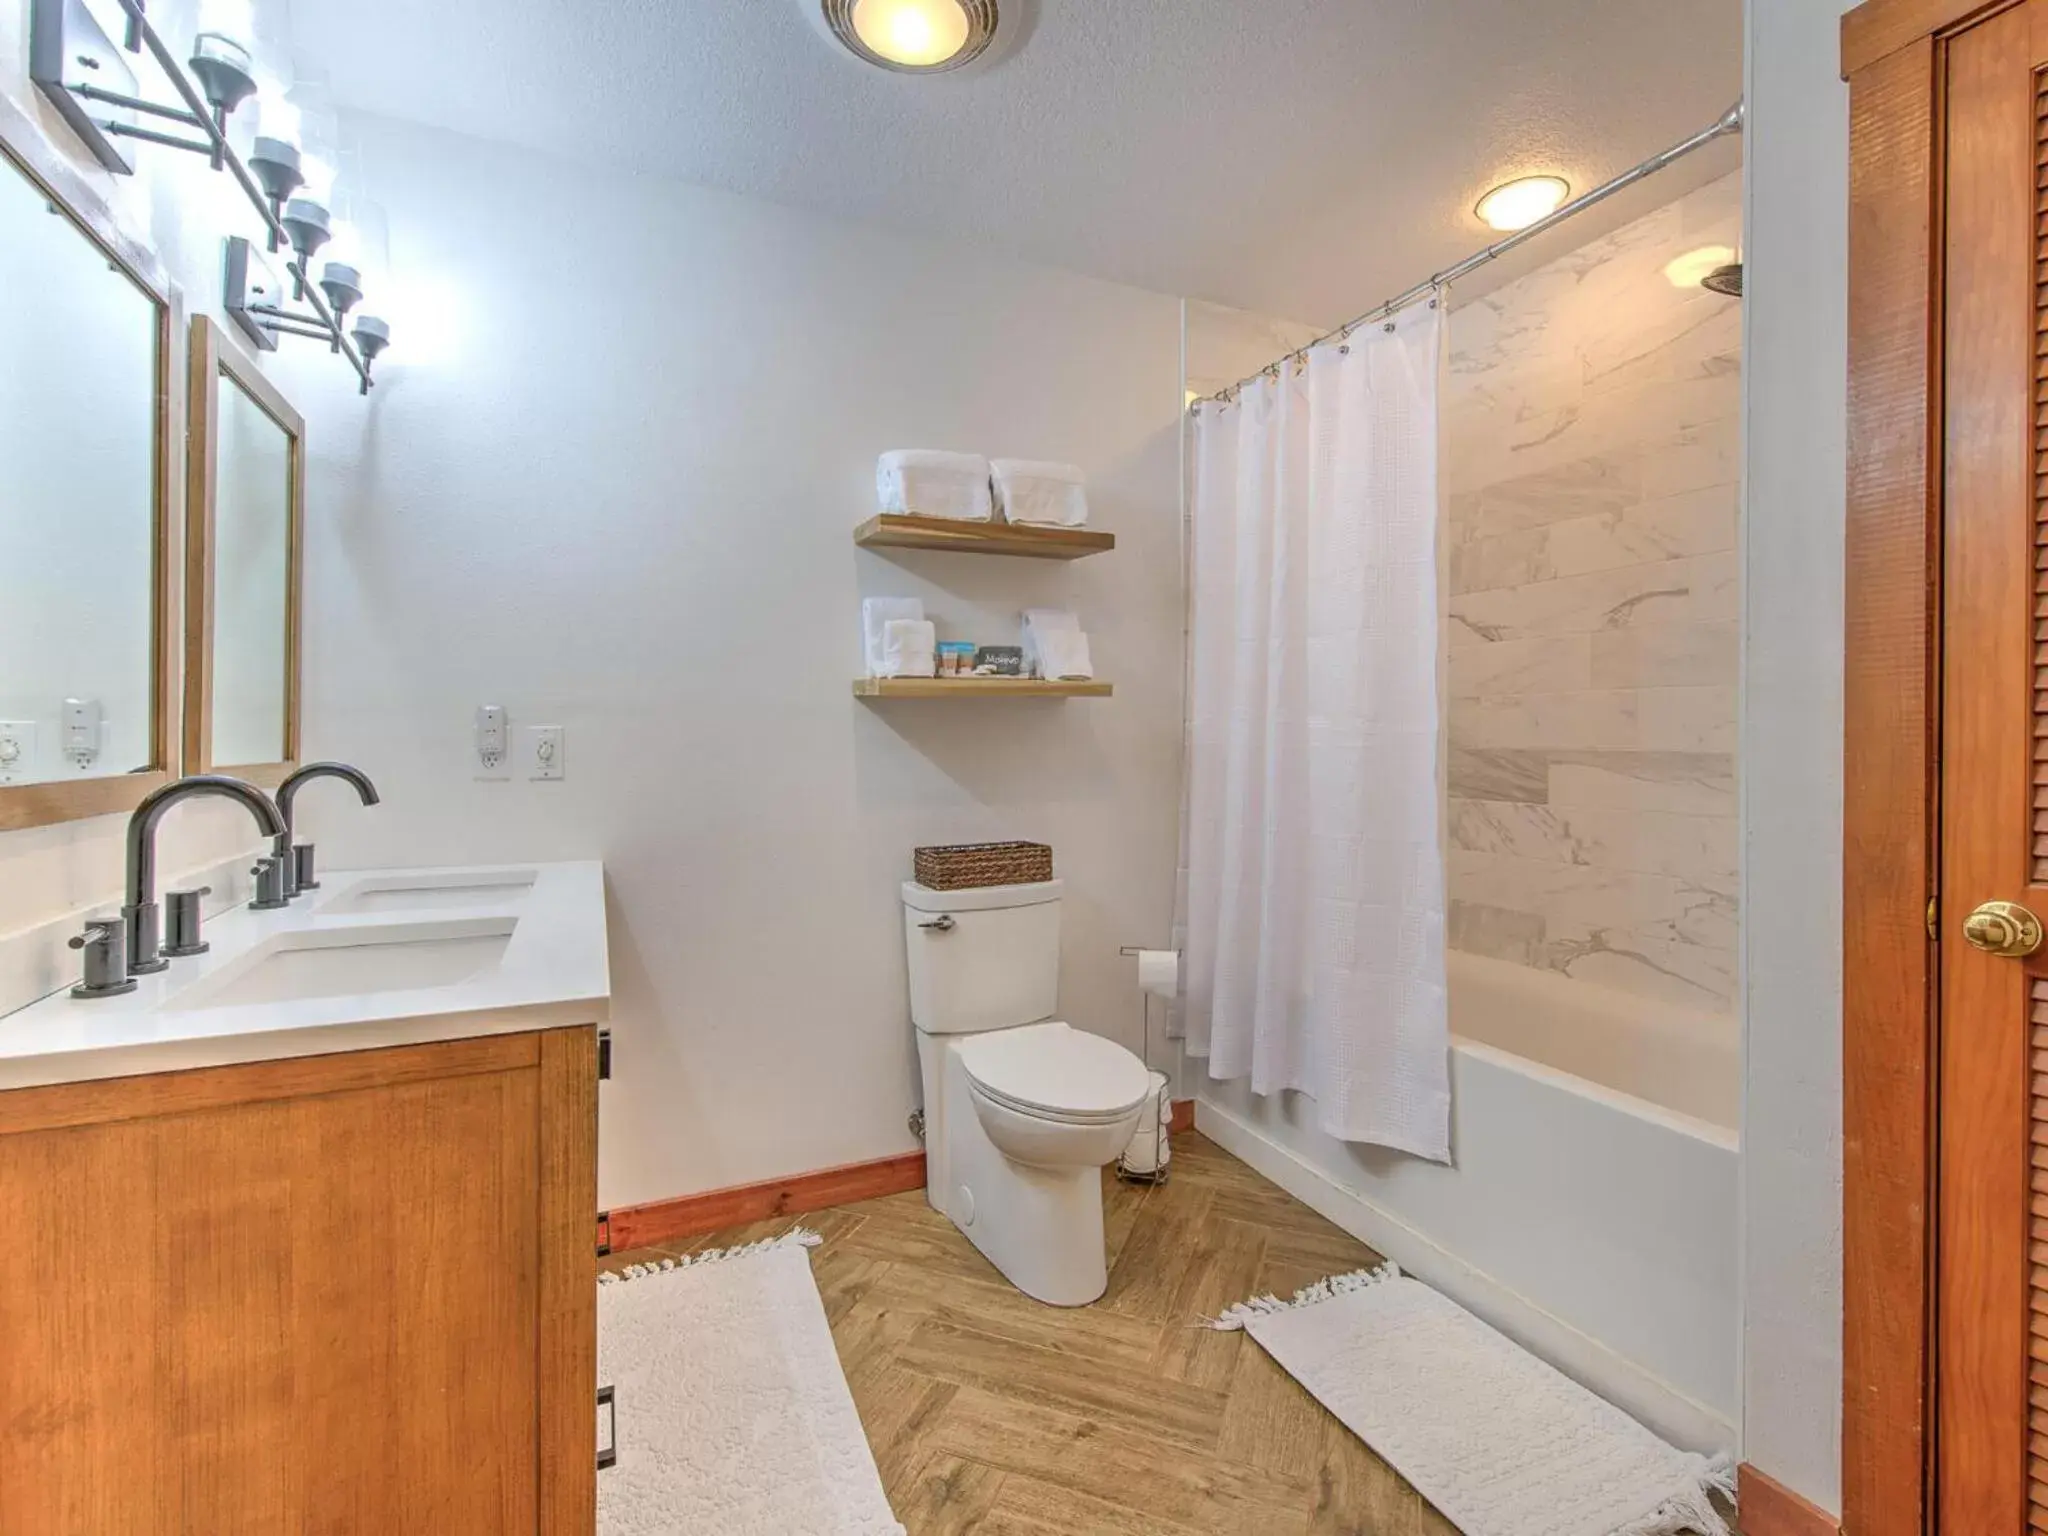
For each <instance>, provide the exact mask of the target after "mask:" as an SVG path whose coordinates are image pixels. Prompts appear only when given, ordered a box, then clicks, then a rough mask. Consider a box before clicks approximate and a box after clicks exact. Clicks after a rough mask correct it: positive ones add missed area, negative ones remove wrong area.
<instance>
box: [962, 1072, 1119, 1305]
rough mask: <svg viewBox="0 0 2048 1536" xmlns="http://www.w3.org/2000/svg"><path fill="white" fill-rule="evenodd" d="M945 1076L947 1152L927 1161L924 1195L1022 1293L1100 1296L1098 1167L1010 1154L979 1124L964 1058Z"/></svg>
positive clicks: (1055, 1298)
mask: <svg viewBox="0 0 2048 1536" xmlns="http://www.w3.org/2000/svg"><path fill="white" fill-rule="evenodd" d="M944 1078H945V1081H944V1085H943V1087H942V1088H941V1090H940V1091H941V1092H942V1093H943V1094H944V1095H945V1096H946V1105H945V1109H946V1113H945V1132H944V1134H945V1136H946V1141H947V1154H948V1155H947V1156H945V1157H943V1158H938V1159H928V1160H927V1162H926V1168H927V1170H928V1171H929V1173H930V1176H931V1177H930V1182H929V1183H928V1184H927V1188H926V1198H928V1199H929V1200H930V1201H931V1203H932V1205H933V1206H934V1207H936V1208H937V1209H938V1210H940V1211H943V1212H944V1213H945V1214H946V1216H947V1217H948V1218H949V1219H950V1220H951V1221H952V1223H953V1224H954V1225H955V1226H956V1227H958V1228H959V1229H960V1230H961V1231H962V1232H963V1233H965V1234H966V1236H967V1240H968V1241H969V1242H971V1243H973V1244H974V1246H975V1247H976V1248H978V1249H980V1250H981V1252H982V1255H983V1256H984V1257H985V1258H987V1260H988V1261H989V1263H991V1264H993V1265H995V1267H996V1268H997V1269H999V1270H1001V1271H1002V1272H1003V1275H1004V1277H1005V1278H1006V1279H1007V1280H1008V1281H1009V1282H1010V1283H1011V1284H1012V1285H1014V1286H1016V1287H1017V1289H1018V1290H1020V1291H1022V1292H1023V1293H1024V1294H1025V1295H1026V1296H1029V1297H1031V1298H1033V1299H1034V1300H1037V1301H1042V1302H1045V1303H1046V1304H1047V1305H1048V1306H1055V1307H1085V1306H1087V1305H1088V1304H1089V1303H1090V1302H1092V1301H1097V1300H1099V1299H1100V1298H1101V1296H1102V1293H1103V1292H1104V1291H1106V1290H1107V1289H1109V1264H1108V1261H1107V1259H1106V1258H1105V1256H1104V1240H1103V1227H1102V1168H1101V1167H1100V1166H1099V1165H1095V1164H1089V1165H1086V1166H1082V1167H1071V1168H1036V1167H1029V1166H1027V1165H1025V1164H1023V1163H1019V1162H1016V1161H1014V1160H1012V1159H1011V1158H1009V1157H1006V1156H1004V1155H1003V1153H1002V1151H1001V1150H1000V1149H999V1148H998V1147H997V1146H996V1144H995V1143H994V1142H992V1141H990V1140H989V1138H988V1135H987V1133H986V1132H985V1131H983V1130H982V1128H981V1122H980V1121H979V1119H978V1118H977V1117H976V1115H975V1112H974V1104H973V1101H972V1099H971V1097H970V1094H971V1092H972V1090H971V1089H970V1088H969V1087H968V1084H967V1074H966V1072H965V1070H964V1069H963V1068H962V1067H961V1066H960V1064H959V1062H958V1061H948V1062H947V1064H946V1068H945V1071H944ZM941 1178H944V1179H946V1181H947V1187H945V1188H941V1187H939V1183H938V1181H939V1180H940V1179H941Z"/></svg>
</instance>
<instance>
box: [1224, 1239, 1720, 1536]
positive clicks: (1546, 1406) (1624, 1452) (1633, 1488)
mask: <svg viewBox="0 0 2048 1536" xmlns="http://www.w3.org/2000/svg"><path fill="white" fill-rule="evenodd" d="M1215 1326H1216V1327H1219V1328H1225V1329H1230V1328H1242V1329H1244V1330H1245V1332H1247V1333H1249V1334H1250V1335H1251V1336H1252V1337H1253V1338H1254V1339H1256V1340H1257V1341H1258V1343H1259V1346H1260V1347H1261V1348H1262V1349H1264V1350H1265V1351H1266V1353H1267V1354H1269V1355H1271V1356H1272V1357H1273V1359H1274V1360H1275V1361H1277V1362H1278V1363H1279V1365H1280V1367H1281V1369H1283V1370H1285V1371H1286V1372H1287V1374H1288V1375H1290V1376H1292V1377H1293V1378H1294V1379H1295V1380H1296V1381H1298V1382H1300V1383H1301V1384H1302V1385H1303V1386H1304V1387H1306V1388H1307V1389H1308V1390H1309V1392H1310V1393H1312V1394H1313V1395H1314V1396H1315V1398H1316V1399H1317V1400H1318V1401H1319V1402H1321V1403H1322V1405H1323V1406H1324V1407H1326V1408H1328V1409H1329V1410H1330V1412H1332V1413H1334V1414H1335V1415H1336V1416H1337V1417H1338V1418H1339V1419H1341V1420H1342V1421H1343V1422H1344V1424H1345V1426H1346V1427H1347V1428H1349V1429H1350V1430H1351V1431H1352V1433H1354V1434H1356V1435H1357V1436H1358V1437H1359V1439H1361V1440H1363V1441H1364V1442H1365V1443H1366V1444H1367V1445H1369V1446H1371V1447H1372V1449H1373V1450H1374V1451H1375V1452H1377V1453H1378V1454H1379V1455H1380V1456H1381V1457H1382V1458H1383V1459H1385V1460H1386V1461H1387V1463H1388V1464H1389V1465H1391V1466H1392V1467H1393V1468H1394V1470H1395V1471H1397V1472H1399V1473H1400V1474H1401V1475H1402V1476H1403V1477H1405V1478H1406V1479H1407V1480H1408V1481H1409V1482H1410V1483H1412V1484H1413V1485H1414V1486H1415V1489H1416V1490H1417V1491H1418V1492H1419V1493H1421V1495H1422V1496H1423V1497H1424V1498H1426V1499H1428V1500H1429V1502H1430V1503H1431V1504H1433V1505H1435V1506H1436V1508H1437V1510H1438V1512H1439V1513H1441V1514H1442V1515H1443V1516H1444V1518H1445V1519H1447V1520H1449V1521H1450V1522H1451V1524H1453V1525H1455V1526H1456V1527H1457V1528H1458V1529H1459V1530H1460V1531H1463V1532H1464V1533H1465V1536H1676V1533H1678V1532H1683V1531H1697V1532H1700V1533H1702V1536H1729V1532H1728V1526H1727V1523H1726V1522H1725V1521H1724V1520H1723V1519H1722V1518H1721V1516H1720V1514H1719V1513H1718V1512H1717V1511H1716V1510H1715V1509H1714V1506H1713V1504H1712V1502H1711V1501H1710V1500H1709V1498H1708V1493H1709V1491H1710V1490H1716V1489H1717V1490H1719V1491H1721V1492H1723V1493H1731V1494H1732V1492H1733V1489H1734V1476H1735V1474H1734V1468H1733V1465H1732V1464H1731V1462H1730V1460H1729V1459H1728V1458H1726V1457H1720V1458H1717V1459H1715V1460H1712V1461H1710V1460H1708V1459H1707V1458H1706V1457H1704V1456H1694V1455H1690V1454H1688V1453H1686V1452H1684V1451H1680V1450H1677V1449H1674V1448H1673V1447H1672V1446H1669V1445H1667V1444H1665V1443H1664V1442H1663V1441H1662V1440H1660V1439H1658V1438H1657V1437H1656V1436H1655V1435H1653V1434H1651V1433H1650V1431H1649V1430H1647V1429H1645V1428H1643V1426H1642V1425H1640V1424H1638V1423H1637V1422H1636V1421H1635V1420H1634V1419H1632V1418H1630V1417H1629V1416H1628V1415H1627V1414H1625V1413H1623V1412H1622V1411H1621V1410H1620V1409H1619V1408H1616V1407H1614V1406H1613V1405H1612V1404H1610V1403H1606V1402H1603V1401H1602V1400H1601V1399H1600V1398H1598V1397H1595V1396H1594V1395H1593V1394H1592V1393H1591V1392H1588V1391H1587V1390H1586V1389H1585V1388H1584V1387H1582V1386H1580V1385H1579V1384H1578V1383H1577V1382H1575V1381H1572V1380H1571V1379H1569V1378H1568V1377H1566V1376H1564V1375H1562V1374H1560V1373H1559V1372H1557V1371H1555V1370H1553V1369H1552V1368H1551V1367H1550V1366H1548V1365H1546V1364H1544V1363H1543V1362H1542V1361H1541V1360H1538V1359H1537V1358H1536V1357H1535V1356H1534V1355H1532V1354H1530V1353H1529V1352H1528V1351H1527V1350H1525V1349H1523V1348H1522V1347H1521V1346H1520V1345H1518V1344H1516V1343H1515V1342H1514V1341H1513V1340H1511V1339H1509V1338H1507V1337H1505V1336H1504V1335H1502V1334H1499V1333H1496V1332H1495V1331H1494V1330H1493V1329H1491V1328H1489V1327H1487V1325H1486V1324H1484V1323H1482V1322H1481V1321H1479V1319H1478V1318H1476V1317H1474V1316H1473V1315H1472V1314H1471V1313H1469V1312H1467V1311H1465V1310H1464V1309H1463V1308H1462V1307H1460V1306H1458V1305H1457V1304H1456V1303H1454V1302H1451V1301H1449V1300H1447V1299H1445V1298H1444V1297H1442V1296H1439V1295H1438V1294H1437V1293H1436V1292H1435V1291H1432V1290H1431V1289H1430V1288H1429V1287H1428V1286H1426V1285H1423V1284H1421V1283H1419V1282H1418V1281H1414V1280H1409V1279H1406V1278H1404V1277H1403V1276H1402V1275H1401V1274H1400V1273H1399V1272H1398V1271H1397V1270H1396V1269H1395V1268H1394V1266H1393V1265H1391V1264H1388V1265H1386V1266H1385V1267H1384V1268H1381V1269H1377V1270H1359V1271H1357V1272H1355V1273H1353V1274H1349V1275H1339V1276H1337V1277H1336V1278H1334V1279H1331V1280H1325V1281H1323V1282H1321V1283H1320V1284H1319V1285H1314V1286H1311V1287H1309V1288H1308V1289H1307V1290H1305V1291H1302V1292H1300V1293H1299V1294H1298V1295H1297V1296H1296V1297H1295V1298H1294V1300H1292V1301H1279V1300H1277V1299H1275V1298H1273V1297H1271V1296H1267V1297H1262V1298H1260V1299H1259V1300H1257V1301H1250V1302H1246V1303H1244V1304H1242V1305H1240V1306H1236V1307H1233V1308H1231V1309H1230V1311H1229V1312H1227V1313H1225V1314H1224V1315H1223V1317H1222V1318H1221V1319H1219V1320H1218V1321H1217V1323H1216V1324H1215Z"/></svg>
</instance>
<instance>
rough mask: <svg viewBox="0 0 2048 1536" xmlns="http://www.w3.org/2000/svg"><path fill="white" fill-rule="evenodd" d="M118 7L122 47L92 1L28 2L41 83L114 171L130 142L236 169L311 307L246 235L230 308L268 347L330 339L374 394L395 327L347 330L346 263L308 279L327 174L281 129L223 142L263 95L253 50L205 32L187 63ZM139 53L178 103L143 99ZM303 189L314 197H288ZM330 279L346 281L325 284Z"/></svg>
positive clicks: (351, 299)
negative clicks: (123, 26)
mask: <svg viewBox="0 0 2048 1536" xmlns="http://www.w3.org/2000/svg"><path fill="white" fill-rule="evenodd" d="M114 3H116V4H118V5H119V7H120V9H121V12H122V14H123V15H124V16H125V17H126V18H127V31H126V36H125V38H124V39H123V41H122V42H121V43H120V44H119V45H116V44H115V42H114V41H113V39H112V38H111V37H109V36H108V34H107V32H106V31H105V29H104V28H103V27H102V26H101V25H100V23H99V20H98V18H97V17H96V16H95V15H94V14H93V12H92V10H91V9H90V8H89V6H88V5H87V3H86V0H31V3H30V7H29V77H30V78H31V79H32V80H33V81H34V82H35V85H36V89H37V90H39V91H41V92H42V94H43V95H44V97H45V98H47V99H48V100H49V102H50V103H51V105H52V106H54V107H55V108H56V109H57V111H58V112H59V113H61V114H62V115H63V117H64V120H65V121H66V122H67V123H69V124H70V125H71V127H72V129H73V130H74V131H76V133H77V134H78V136H79V138H80V139H81V140H82V141H83V142H84V144H85V146H86V147H87V148H88V149H89V150H91V151H92V154H93V157H94V158H95V159H97V160H98V161H99V163H100V164H101V165H102V166H104V167H106V169H107V170H109V171H112V172H113V173H114V174H115V175H118V176H127V175H132V174H134V171H135V165H134V162H133V161H132V160H131V159H130V158H129V157H128V155H127V153H126V151H125V150H124V148H123V144H124V142H125V141H129V140H133V141H137V142H141V143H145V144H159V145H162V146H164V147H165V148H168V149H182V150H186V151H188V152H190V153H192V154H197V155H204V156H206V157H207V159H208V161H209V162H210V163H211V164H212V166H213V168H214V169H215V170H225V171H227V172H229V173H230V174H231V175H233V177H234V178H235V183H236V185H237V186H239V187H240V188H241V189H242V192H243V194H244V195H245V196H246V197H247V198H248V199H249V204H250V206H251V207H253V208H254V209H255V210H256V212H257V214H258V216H259V217H260V218H261V219H262V220H263V225H264V229H265V231H266V232H267V235H268V239H269V247H270V250H271V251H272V252H273V253H277V252H282V251H284V250H285V248H286V247H289V248H290V255H289V257H288V258H287V259H286V260H285V262H284V268H285V275H286V276H288V277H289V278H290V282H291V289H292V298H293V300H294V301H295V302H303V303H305V304H308V305H309V306H310V308H309V309H304V310H294V309H289V308H287V307H286V306H285V305H284V303H283V302H282V299H283V295H282V292H281V289H282V286H283V285H282V283H281V282H279V281H278V279H277V275H276V274H275V273H272V272H271V271H269V269H268V267H267V265H266V263H265V262H263V260H262V259H261V257H260V256H259V255H258V253H256V252H255V251H254V249H253V247H251V245H250V243H249V242H248V241H246V240H244V239H242V238H241V237H239V236H235V237H233V238H231V239H230V240H229V241H228V257H227V264H226V265H227V272H226V290H227V291H226V296H225V307H226V309H227V311H228V313H229V314H230V315H231V316H232V317H233V318H234V319H235V320H236V322H237V323H238V324H239V325H240V326H241V327H242V329H243V331H244V332H246V333H248V334H249V335H250V336H251V338H252V339H253V340H255V342H256V344H257V345H258V346H259V347H262V348H264V349H265V350H269V349H270V348H273V347H275V346H276V345H277V338H278V337H279V336H281V335H282V336H306V337H310V338H312V339H314V340H318V341H324V342H326V343H327V344H328V346H329V349H330V350H331V351H333V352H336V353H339V354H340V355H341V356H342V357H343V358H345V359H346V360H347V362H348V365H349V366H350V367H351V368H353V369H354V370H355V373H356V377H357V378H358V379H360V380H361V382H362V392H363V393H364V394H368V393H369V392H370V363H371V361H372V360H373V359H374V358H375V357H376V356H377V355H378V354H379V353H381V352H382V351H384V349H385V348H386V347H387V346H389V345H390V341H391V331H390V327H389V326H387V325H385V324H384V322H383V321H381V320H369V319H367V318H366V317H361V316H359V317H358V318H357V320H356V324H355V328H354V330H353V331H347V330H344V328H343V325H344V321H345V319H346V317H347V315H348V312H349V311H350V310H351V309H353V308H355V307H356V306H357V305H359V304H361V303H362V300H363V293H362V280H361V275H360V273H358V272H356V271H354V269H353V268H351V267H350V266H349V265H348V264H347V263H339V264H337V263H335V262H329V263H328V264H327V270H326V271H325V272H323V274H322V278H323V281H321V282H319V283H315V282H314V281H313V279H312V262H313V257H314V256H315V255H316V254H318V252H319V250H320V248H321V247H322V246H323V245H325V244H326V243H327V241H328V239H329V237H330V235H331V234H332V232H333V220H332V217H331V215H330V213H329V211H328V205H327V203H326V201H325V200H324V199H325V196H326V188H325V181H326V180H327V179H328V178H326V177H325V176H323V177H322V181H321V184H320V185H319V186H317V187H313V188H308V187H307V183H308V180H309V177H310V174H311V170H312V167H311V166H310V165H309V164H308V162H307V160H306V157H305V155H304V154H303V153H302V148H303V146H302V145H301V144H299V143H294V142H292V141H291V140H290V139H288V138H285V137H282V136H280V134H277V133H271V134H258V136H257V137H256V139H255V141H254V143H253V144H252V145H251V146H250V153H249V158H248V159H247V160H246V161H245V160H244V159H243V158H242V156H241V155H240V154H238V153H237V152H236V150H235V148H234V146H233V145H232V144H230V143H229V142H228V135H227V126H228V120H229V118H231V117H233V116H234V114H235V112H236V110H237V109H238V108H240V107H241V106H242V105H243V104H244V103H245V102H247V101H249V100H250V99H251V98H252V97H255V96H257V94H258V89H259V87H258V81H257V75H256V69H255V62H254V60H253V59H252V57H251V56H250V52H249V49H248V48H247V47H246V46H244V45H243V44H242V43H241V42H240V41H239V40H237V39H236V38H234V37H232V36H230V35H229V33H228V31H226V30H222V29H220V28H219V27H218V26H216V27H215V28H213V29H204V28H203V29H202V30H201V31H200V32H199V34H198V36H197V37H196V38H195V40H194V42H193V46H192V56H191V58H190V59H189V60H187V61H185V62H184V63H183V64H181V63H180V62H179V61H178V59H177V58H176V57H175V56H174V55H173V54H172V53H171V50H170V49H169V47H167V46H166V45H165V43H164V40H163V38H162V36H161V35H160V34H159V33H158V32H157V30H156V28H155V27H154V26H152V25H151V24H150V20H149V17H148V14H147V12H146V10H145V4H146V0H114ZM140 53H147V54H148V55H149V56H150V58H151V59H152V60H153V61H154V62H155V64H156V66H157V69H158V70H159V71H160V72H161V73H162V74H163V76H164V78H165V79H166V80H168V81H169V82H170V84H171V87H172V89H173V90H175V91H176V93H177V96H178V99H179V101H180V102H181V103H182V105H180V106H165V105H163V104H162V103H160V102H154V101H150V100H149V99H147V98H146V97H144V96H142V95H141V94H139V92H140V87H139V86H138V84H137V82H136V77H135V72H134V70H133V69H132V68H131V67H130V66H129V63H128V60H127V59H126V58H125V57H123V55H124V54H140ZM195 82H196V83H195ZM282 105H283V106H284V107H285V108H287V110H283V111H281V112H280V113H279V114H278V117H279V120H280V121H288V120H289V119H290V118H291V116H292V112H291V111H290V110H288V108H289V104H288V103H287V104H282ZM267 116H268V115H267V114H266V117H267ZM145 119H146V120H148V121H151V122H160V123H174V124H177V125H178V126H179V127H181V128H184V129H188V130H192V131H194V132H196V133H197V134H198V135H199V137H197V138H192V137H188V136H186V135H183V134H178V133H169V132H165V131H163V130H162V129H160V128H155V127H147V126H144V121H143V120H145ZM301 190H307V191H308V192H309V193H314V192H317V193H318V195H317V196H315V195H307V196H301V197H294V196H293V193H295V192H299V191H301ZM337 268H338V270H337ZM329 279H341V280H338V281H335V282H334V285H333V286H332V287H331V288H330V287H329V284H328V281H327V280H329ZM344 297H345V298H346V300H347V302H346V303H344V302H342V299H343V298H344ZM366 327H367V329H366Z"/></svg>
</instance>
